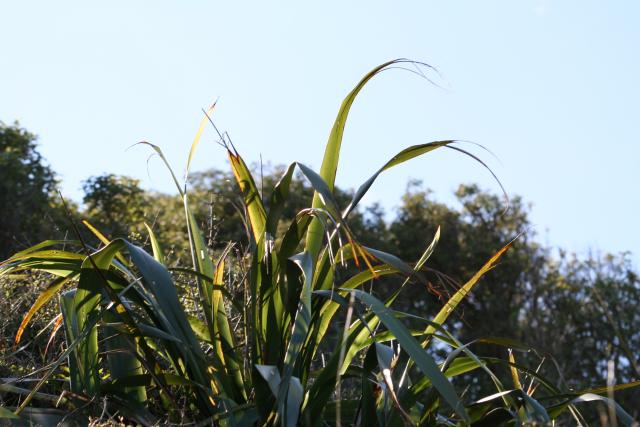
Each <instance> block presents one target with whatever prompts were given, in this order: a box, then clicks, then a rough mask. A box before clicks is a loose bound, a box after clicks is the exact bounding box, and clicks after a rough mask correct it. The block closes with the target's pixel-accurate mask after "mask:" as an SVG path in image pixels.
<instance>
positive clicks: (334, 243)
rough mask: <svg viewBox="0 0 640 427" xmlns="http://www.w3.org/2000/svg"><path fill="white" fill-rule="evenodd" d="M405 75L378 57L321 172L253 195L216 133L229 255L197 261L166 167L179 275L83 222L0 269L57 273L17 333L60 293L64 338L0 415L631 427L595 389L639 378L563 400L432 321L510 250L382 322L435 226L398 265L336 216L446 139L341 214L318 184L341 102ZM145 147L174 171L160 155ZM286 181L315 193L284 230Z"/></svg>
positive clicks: (330, 179) (12, 391) (398, 160)
mask: <svg viewBox="0 0 640 427" xmlns="http://www.w3.org/2000/svg"><path fill="white" fill-rule="evenodd" d="M408 63H410V61H406V60H395V61H391V62H388V63H385V64H382V65H380V66H379V67H376V68H375V69H374V70H372V71H371V72H370V73H368V74H367V75H365V76H364V77H363V79H362V80H361V81H360V82H359V83H358V85H357V86H356V87H355V88H354V89H353V90H352V91H351V92H350V93H349V95H348V96H347V98H346V99H345V100H344V102H343V103H342V105H341V107H340V110H339V113H338V116H337V118H336V121H335V124H334V126H333V128H332V131H331V134H330V137H329V141H328V143H327V147H326V150H325V155H324V158H323V162H322V166H321V169H320V172H319V173H316V172H315V171H313V170H312V169H310V168H308V167H307V166H305V165H303V164H300V163H293V164H291V165H290V166H289V167H288V168H287V169H286V170H285V171H284V173H283V175H282V177H281V179H280V180H279V181H278V182H277V183H276V184H275V185H274V186H273V188H271V189H270V191H269V194H270V195H269V197H267V198H264V199H263V197H262V195H261V192H260V191H259V190H258V187H257V186H256V181H255V179H254V177H253V176H252V173H251V172H250V170H249V168H248V167H247V165H246V163H245V162H244V160H243V158H242V157H241V156H240V154H239V153H238V151H237V150H236V149H235V147H233V145H232V144H231V143H230V141H229V140H228V138H227V137H226V135H222V134H220V138H221V143H222V145H223V146H224V149H225V150H226V152H227V155H228V157H229V161H230V165H231V169H232V171H233V174H234V177H235V179H236V181H237V184H238V186H239V189H240V191H241V193H242V194H241V196H242V200H243V206H242V209H243V211H244V214H245V215H244V218H245V223H246V229H247V234H248V237H249V243H248V245H247V246H246V247H244V248H240V247H239V246H238V245H234V244H233V243H230V244H229V245H228V246H227V247H226V248H225V249H224V250H223V251H221V252H216V253H213V252H212V251H210V248H209V245H208V242H207V240H206V238H205V236H204V235H203V233H202V232H201V229H200V227H199V225H198V224H197V222H196V220H195V216H194V215H193V213H192V211H191V208H190V204H189V198H188V192H187V190H186V185H184V186H183V185H182V184H181V183H180V182H179V180H178V179H177V178H176V176H175V175H174V174H173V172H171V174H172V176H173V178H174V181H175V183H176V187H177V189H178V192H179V195H180V198H181V201H182V203H183V205H184V211H185V217H186V223H187V231H188V242H189V244H188V246H189V248H190V255H191V265H189V266H180V267H172V266H170V265H169V264H168V263H167V262H166V257H165V254H164V251H163V245H162V242H161V241H160V240H159V239H158V237H157V236H156V235H155V233H154V231H153V229H152V227H147V234H148V238H149V242H150V246H151V253H148V252H147V251H145V250H144V249H143V248H142V247H140V246H138V245H135V244H133V243H131V242H129V241H127V240H125V239H122V238H115V239H110V238H108V237H106V236H104V235H103V234H102V233H101V232H100V231H99V230H97V229H96V228H95V227H93V226H91V224H89V223H88V222H87V223H86V224H85V225H86V226H87V227H88V228H89V229H90V230H91V231H92V232H93V233H94V234H95V235H96V236H97V237H98V239H99V240H100V241H101V245H100V247H91V246H89V245H88V244H87V243H86V242H85V240H84V239H83V238H82V233H81V232H79V231H77V233H76V235H77V236H78V240H77V241H64V242H62V241H45V242H43V243H41V244H39V245H36V246H33V247H31V248H29V249H26V250H24V251H22V252H19V253H16V254H14V255H13V256H11V257H10V258H9V259H8V260H6V261H4V262H3V263H2V264H0V268H1V270H0V271H1V272H0V274H2V275H4V276H7V275H15V274H20V273H23V272H25V271H27V270H35V271H39V272H43V273H47V274H49V275H51V276H53V277H54V279H53V281H51V282H50V283H49V284H48V285H47V287H46V288H45V289H44V290H43V291H42V293H40V295H39V297H38V299H37V301H36V304H35V305H34V306H33V307H32V308H31V309H30V310H29V311H28V314H27V316H26V317H25V318H24V321H23V322H22V325H20V328H19V329H23V328H24V327H25V326H26V324H27V323H28V322H29V321H30V317H31V315H32V314H33V313H35V312H37V311H38V310H39V309H40V307H41V306H43V305H45V304H46V303H48V302H49V301H54V300H55V298H58V299H59V307H60V315H59V316H58V317H57V319H59V320H58V321H56V322H55V324H54V325H53V328H54V334H55V333H56V331H58V330H60V332H59V333H64V341H65V346H64V347H63V350H62V351H61V352H58V353H57V354H56V356H55V358H53V359H52V360H50V361H49V363H48V364H46V365H45V366H43V367H42V368H40V369H38V370H37V371H35V372H34V373H33V375H29V376H25V377H21V378H13V379H9V380H8V381H4V380H3V384H2V385H0V387H4V389H3V391H5V392H6V393H7V396H8V397H7V398H5V397H3V399H4V400H3V404H4V406H3V407H1V408H0V417H3V418H4V419H6V420H13V421H11V422H15V423H19V422H27V421H28V420H29V419H32V420H36V421H37V420H47V422H49V421H51V422H59V421H60V420H62V419H63V418H64V417H65V416H66V417H70V418H67V420H76V421H77V422H78V423H82V422H84V421H83V420H86V418H85V417H88V416H93V417H96V416H97V417H98V418H100V417H101V416H106V417H107V418H108V417H123V418H122V419H123V420H125V421H126V420H128V421H130V422H134V423H138V424H142V425H152V424H157V423H161V422H171V423H191V424H196V425H240V426H245V425H247V426H250V425H266V426H269V425H286V426H295V425H313V426H320V425H361V426H369V425H384V426H387V425H394V426H395V425H433V426H435V425H500V424H516V425H520V424H523V423H524V424H537V425H545V424H550V423H552V422H553V420H556V419H560V417H562V416H565V415H566V414H568V415H569V416H571V417H573V419H574V420H575V421H576V422H578V423H584V419H583V416H582V415H581V412H580V404H581V403H583V402H592V401H600V402H605V403H606V404H607V405H609V407H610V408H612V413H613V414H614V416H615V417H616V418H617V419H618V421H619V422H620V423H622V424H623V425H629V426H630V425H632V423H633V420H632V419H631V417H630V416H629V415H628V414H627V413H626V412H625V411H624V409H622V408H621V407H620V406H618V405H617V404H616V403H615V402H614V401H613V400H612V399H610V398H608V397H607V392H610V391H611V390H614V389H624V388H628V387H634V386H637V385H638V383H631V384H624V385H617V386H610V387H608V388H607V387H604V388H600V389H593V390H583V391H572V390H565V389H560V388H558V387H557V386H555V385H554V384H555V383H556V382H555V381H554V380H553V379H549V378H546V377H543V376H542V375H540V374H539V373H538V372H537V371H536V370H535V369H530V368H528V367H526V366H524V365H522V364H521V363H520V362H519V356H518V354H517V353H514V352H512V351H511V350H512V349H513V350H516V351H527V350H529V348H528V347H527V346H526V345H524V344H521V343H518V342H515V341H513V340H508V339H505V338H496V337H484V338H481V339H477V340H475V341H473V342H469V343H462V342H460V341H459V340H457V339H456V337H455V336H453V335H452V334H451V333H449V332H448V330H447V329H446V327H445V325H446V321H447V319H448V318H449V317H450V316H451V314H452V313H453V312H454V310H455V309H456V307H457V306H458V305H459V304H460V302H461V301H462V300H463V299H464V298H465V297H466V295H467V294H468V293H469V292H471V291H472V289H473V288H474V286H476V285H477V283H478V282H479V280H480V278H481V277H482V276H483V275H484V274H485V273H486V272H488V271H489V270H491V269H492V268H494V267H495V265H496V262H497V261H498V260H499V258H500V257H501V256H502V254H503V253H504V252H505V251H507V250H508V248H509V245H510V244H506V245H505V246H504V248H503V249H501V250H500V251H498V252H497V253H496V254H495V255H493V256H492V257H491V258H490V259H488V260H487V261H486V263H485V264H484V265H483V266H482V267H481V268H480V270H479V271H478V272H477V273H476V274H475V275H473V276H472V277H470V278H469V279H468V281H467V282H466V283H465V284H463V286H461V287H460V289H459V290H458V291H457V292H455V293H454V294H453V295H452V296H451V297H450V298H449V299H448V301H447V302H446V303H445V304H444V306H443V307H442V309H441V310H440V311H439V312H438V313H437V315H436V316H434V317H433V318H421V317H419V316H416V315H415V314H413V313H403V312H398V311H396V310H394V308H393V307H394V301H395V300H396V299H397V298H398V296H399V295H400V294H401V292H402V291H403V288H404V287H405V286H407V285H408V284H409V283H411V282H421V281H422V280H423V277H422V274H421V271H422V269H423V268H424V267H425V265H427V264H428V262H429V257H430V256H431V254H432V253H433V252H434V250H437V243H438V240H439V231H438V232H436V233H435V235H434V236H433V239H432V240H431V241H430V242H425V244H424V250H423V251H422V255H421V256H420V258H419V259H418V260H416V261H415V262H412V263H407V262H405V261H403V260H401V259H399V258H398V257H396V256H394V255H392V254H389V253H386V252H383V251H380V250H377V249H375V248H370V247H367V246H365V245H363V244H362V243H361V241H360V238H359V236H357V235H356V234H355V233H353V231H352V229H351V228H350V226H349V214H350V213H351V212H353V211H354V209H355V208H356V206H357V205H358V203H359V202H360V200H361V199H362V198H363V196H364V195H365V194H366V192H367V191H368V190H369V188H370V187H371V185H372V184H373V183H374V181H375V180H376V179H377V178H378V176H379V175H380V174H381V173H383V172H384V171H386V170H388V169H390V168H392V167H395V166H398V165H400V164H402V163H404V162H406V161H408V160H411V159H413V158H415V157H418V156H421V155H423V154H427V153H429V152H431V151H434V150H437V149H440V148H445V147H449V148H454V149H456V150H458V151H462V152H463V153H465V152H464V151H463V150H461V149H460V148H459V147H457V146H456V145H455V141H451V140H450V141H435V142H430V143H426V144H420V145H416V146H412V147H409V148H407V149H405V150H402V151H401V152H399V153H398V154H396V155H395V156H394V157H393V158H391V159H390V160H389V161H388V162H387V163H385V164H384V165H383V166H382V167H381V168H380V169H378V170H377V171H376V172H375V173H374V174H373V175H372V176H371V178H370V179H368V180H367V181H366V182H365V183H363V184H362V186H361V187H360V188H359V189H358V190H357V191H356V192H355V193H354V195H353V197H352V200H351V202H350V203H349V204H348V205H347V206H346V207H344V206H339V205H338V203H337V201H336V199H335V197H334V194H333V189H334V181H335V176H336V170H337V167H338V161H339V154H340V147H341V143H342V136H343V132H344V127H345V123H346V120H347V117H348V114H349V110H350V108H351V105H352V104H353V102H354V100H355V98H356V97H357V95H358V93H359V92H360V91H361V89H362V88H363V87H364V86H365V85H366V84H367V82H369V81H370V80H371V79H372V78H373V77H375V76H376V75H377V74H379V73H380V72H382V71H384V70H387V69H389V68H393V67H402V66H404V65H406V64H408ZM210 113H211V111H209V112H208V113H207V115H206V117H205V119H204V120H203V123H202V125H201V127H200V129H199V131H198V134H197V137H196V140H195V141H194V143H193V145H192V148H191V152H190V155H189V162H190V160H191V158H192V156H193V154H194V152H195V150H196V147H197V145H198V143H199V139H200V135H201V133H202V129H203V126H205V124H206V122H207V121H208V120H209V115H210ZM145 144H147V145H148V146H150V147H151V148H152V149H153V150H155V151H156V152H157V153H158V154H159V155H160V157H161V158H162V159H163V160H164V161H165V163H166V164H167V166H168V167H169V170H170V171H171V168H170V166H169V163H168V162H167V160H166V159H165V158H164V156H163V155H162V151H161V150H160V148H158V147H156V146H154V145H151V144H148V143H145ZM188 169H189V164H187V171H188ZM296 171H298V172H299V173H301V174H302V175H303V176H304V177H305V179H306V180H307V181H308V182H309V184H310V185H311V186H312V187H313V189H314V191H315V195H314V198H313V202H312V204H311V206H309V207H307V208H305V209H303V210H301V211H300V212H298V213H297V214H296V215H295V217H294V218H283V212H284V211H285V206H286V204H287V201H288V200H289V198H290V197H291V182H292V177H293V175H294V173H295V172H296ZM285 223H286V224H287V225H286V226H285V227H283V224H285ZM61 245H64V247H61ZM391 275H395V276H400V277H401V278H402V279H403V280H402V281H401V285H399V286H397V288H396V289H393V290H392V292H391V293H390V294H389V295H382V294H380V293H377V292H368V291H367V290H365V289H364V287H363V286H364V285H366V284H370V283H372V284H373V285H372V286H373V287H374V288H375V284H376V283H377V282H378V281H379V280H381V278H383V277H386V276H391ZM406 320H409V321H410V324H411V325H412V327H411V328H409V327H408V326H407V323H406V322H405V321H406ZM415 325H419V327H418V328H416V327H415ZM16 341H19V337H18V339H17V340H16ZM476 344H483V345H487V344H490V345H494V346H501V347H505V348H508V349H510V351H509V357H508V358H506V359H500V358H495V357H492V358H487V357H482V356H481V355H478V354H475V353H474V352H473V351H472V349H473V348H474V346H475V345H476ZM505 373H506V375H505ZM480 375H482V376H486V377H488V378H490V380H491V382H492V384H493V387H494V390H491V391H489V392H487V393H486V394H485V395H482V396H467V395H466V394H465V391H464V390H465V383H464V382H465V381H471V382H473V378H474V376H480ZM30 379H34V380H35V381H32V382H28V380H30ZM460 379H464V381H460ZM25 384H29V385H30V386H29V387H26V386H25ZM52 396H53V397H54V398H55V405H53V404H52V401H51V397H52ZM36 402H38V403H36ZM42 402H48V403H49V404H48V405H47V404H45V405H41V403H42ZM52 406H58V409H51V407H52ZM64 412H71V415H63V413H64ZM38 417H39V418H38ZM114 419H116V418H114Z"/></svg>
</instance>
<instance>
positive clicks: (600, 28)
mask: <svg viewBox="0 0 640 427" xmlns="http://www.w3.org/2000/svg"><path fill="white" fill-rule="evenodd" d="M1 5H2V7H1V9H0V13H1V14H2V25H0V40H1V42H2V54H1V55H0V120H2V121H4V122H12V121H13V120H16V119H17V120H19V121H20V122H21V124H22V125H23V126H25V127H26V128H27V129H29V130H30V131H32V132H35V133H37V134H38V135H39V136H40V149H41V152H42V153H43V155H44V156H45V157H46V158H47V159H48V161H49V162H50V164H51V165H52V166H53V168H54V169H55V170H56V171H57V172H58V173H59V174H60V175H61V177H62V178H63V180H64V186H63V191H64V193H65V194H66V195H67V196H68V197H71V198H74V199H76V200H79V199H80V198H81V195H82V192H81V188H80V187H81V182H82V180H83V179H86V178H87V177H89V176H91V175H97V174H101V173H104V172H111V173H118V174H127V175H131V176H134V177H137V178H140V179H141V180H142V182H143V185H144V186H145V187H146V188H155V189H159V190H163V191H171V189H172V187H171V183H170V181H169V180H168V177H167V174H166V173H165V171H164V170H163V168H162V166H161V165H160V162H159V161H158V160H157V159H152V160H151V161H150V162H149V169H148V171H149V172H147V157H148V155H149V151H148V150H147V149H145V148H143V147H136V148H132V149H129V150H127V147H129V146H130V145H132V144H133V143H135V142H138V141H140V140H148V141H151V142H153V143H155V144H158V145H160V146H161V147H162V148H163V149H164V151H165V152H166V154H167V155H168V156H169V157H170V159H171V161H172V163H173V164H174V166H175V168H176V170H177V171H181V170H183V168H184V164H185V160H186V156H187V153H188V150H189V146H190V143H191V141H192V138H193V136H194V134H195V131H196V129H197V126H198V123H199V121H200V118H201V116H202V113H201V108H203V107H207V106H208V105H209V104H210V103H211V102H212V101H214V100H215V99H217V98H219V100H220V101H219V104H218V108H217V111H216V113H215V120H216V122H217V124H218V125H219V126H220V127H221V128H223V129H225V130H227V131H229V133H230V134H231V136H232V138H233V140H234V143H235V145H236V146H237V148H238V150H239V151H240V152H241V154H243V156H244V157H245V158H246V159H247V161H248V162H253V161H259V159H260V155H262V158H263V159H264V161H270V162H272V163H275V164H285V163H290V162H292V161H294V160H298V161H301V162H303V163H305V164H307V165H309V166H312V167H314V168H319V166H320V161H321V157H322V153H323V150H324V143H325V141H326V137H327V136H328V133H329V130H330V128H331V125H332V123H333V119H334V117H335V114H336V111H337V109H338V106H339V105H340V102H341V101H342V99H343V98H344V96H345V95H346V93H347V92H348V91H349V90H350V89H351V88H352V87H353V85H354V84H355V83H356V82H357V81H358V79H359V78H360V77H361V76H362V75H363V74H364V73H365V72H367V71H368V70H370V69H371V68H373V67H374V66H375V65H377V64H379V63H381V62H384V61H386V60H388V59H392V58H397V57H406V58H411V59H415V60H420V61H424V62H427V63H429V64H431V65H433V66H435V67H437V69H438V70H439V71H440V73H441V74H442V77H441V78H438V76H437V75H435V74H433V75H432V76H433V77H434V79H436V80H437V81H438V82H439V83H440V84H441V85H442V86H443V89H441V88H436V87H434V86H432V85H430V84H428V83H427V82H425V81H424V80H423V79H420V78H417V77H415V76H414V75H412V74H410V73H406V72H402V71H391V72H388V73H384V74H383V75H381V76H380V77H379V78H378V79H376V80H375V81H373V82H372V84H370V85H369V86H368V87H367V88H366V89H365V91H364V93H363V94H362V96H361V97H360V98H359V99H358V100H357V101H356V103H355V105H354V108H353V113H352V115H351V117H350V121H349V123H348V124H347V131H346V134H345V140H344V150H343V154H342V157H341V160H342V162H341V163H342V166H343V167H344V166H346V167H345V168H344V169H342V170H341V172H339V174H338V185H340V186H342V187H344V188H351V187H357V186H358V185H359V183H361V182H362V181H363V180H364V179H366V178H367V177H368V176H369V175H370V174H371V173H372V172H373V171H374V170H375V169H376V168H377V167H379V166H380V165H381V164H382V163H384V162H385V161H386V160H387V159H388V158H389V157H390V156H391V155H393V154H394V153H395V152H397V151H399V150H400V149H401V148H404V147H405V146H408V145H412V144H417V143H422V142H427V141H430V140H437V139H450V138H455V139H464V140H472V141H475V142H478V143H480V144H483V145H485V146H486V147H488V148H489V149H490V150H491V151H492V152H494V153H495V154H496V156H497V157H498V159H499V160H496V159H494V158H492V157H491V156H490V155H488V154H486V153H482V152H478V151H477V150H476V151H475V152H476V153H477V154H480V155H481V157H482V158H483V159H485V160H486V161H487V162H488V163H489V164H490V165H491V166H492V168H493V169H494V171H495V172H496V174H497V175H498V176H499V177H500V179H501V180H502V182H503V183H504V185H505V187H506V189H507V190H508V192H509V193H510V194H518V195H521V196H523V197H524V199H525V200H526V201H528V202H531V203H532V204H533V211H532V219H533V222H534V224H535V231H536V232H537V233H538V234H539V238H540V240H541V241H543V242H545V243H548V244H551V245H554V246H562V247H564V248H567V249H569V250H571V251H576V252H578V253H579V254H585V253H586V252H587V251H589V250H600V251H611V252H618V251H623V250H631V251H633V252H634V254H635V255H634V260H635V261H636V264H640V263H639V262H638V261H640V256H639V255H640V226H639V225H638V218H640V215H639V214H638V211H639V210H640V191H639V190H638V185H639V184H640V144H639V142H640V141H639V136H638V134H639V132H638V129H637V127H638V124H639V122H640V105H639V100H640V84H639V83H638V78H639V76H640V25H639V22H640V2H637V1H613V0H612V1H606V2H602V1H591V0H580V1H553V0H520V1H513V0H508V1H506V0H505V1H466V2H462V1H448V2H435V1H420V2H418V1H415V2H389V1H373V0H369V1H342V2H338V1H327V2H284V1H273V2H257V1H255V2H248V1H237V2H230V1H227V2H216V1H180V2H179V1H173V2H169V1H157V0H156V1H109V2H99V3H98V2H87V1H77V2H70V1H56V2H51V1H12V2H10V1H5V0H3V1H2V2H1ZM212 140H213V133H211V132H210V133H207V134H206V135H205V140H204V141H203V142H204V144H203V145H202V149H201V150H200V151H199V156H198V158H197V160H196V162H195V164H194V166H195V168H196V169H205V168H208V167H212V166H215V167H220V168H224V167H226V161H225V156H224V153H223V151H222V150H221V149H220V148H219V147H217V146H215V145H214V144H213V143H211V141H212ZM447 151H449V150H446V151H443V152H441V153H438V152H436V153H434V154H433V155H428V156H426V157H424V158H421V159H418V160H414V161H412V162H411V163H409V164H408V165H407V166H406V167H401V168H398V169H397V170H396V171H392V172H390V173H389V174H387V175H385V176H383V177H382V178H381V179H380V181H379V182H378V183H377V184H376V185H375V186H374V187H373V192H372V195H371V197H369V198H368V199H367V201H368V202H373V201H376V200H378V201H381V202H382V203H383V205H384V206H386V207H387V208H388V209H389V210H391V211H392V209H393V207H394V206H396V205H397V204H398V201H399V195H400V194H401V193H402V192H403V191H404V188H405V185H406V182H407V180H408V179H409V178H416V179H422V180H423V181H424V182H425V184H426V185H428V186H429V187H431V188H433V189H434V190H435V192H436V197H437V198H438V199H439V200H443V201H447V202H452V200H453V198H452V196H451V193H452V191H453V190H454V189H455V188H456V187H457V185H458V184H460V183H464V182H479V183H480V184H481V185H482V186H483V187H485V188H487V189H490V190H492V191H499V188H498V186H497V185H496V184H495V183H494V182H492V181H491V179H490V176H489V175H488V173H487V172H486V171H484V170H483V169H482V168H481V167H480V166H478V165H477V164H475V163H474V162H473V161H471V160H469V159H468V158H465V157H462V156H460V155H456V154H454V153H453V152H447ZM3 208H5V209H6V208H7V207H3ZM443 231H444V232H446V230H443Z"/></svg>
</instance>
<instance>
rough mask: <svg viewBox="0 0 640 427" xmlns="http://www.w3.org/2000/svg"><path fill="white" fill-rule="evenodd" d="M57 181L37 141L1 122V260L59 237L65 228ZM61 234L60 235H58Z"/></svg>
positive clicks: (28, 134) (16, 127)
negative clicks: (47, 239) (61, 229)
mask: <svg viewBox="0 0 640 427" xmlns="http://www.w3.org/2000/svg"><path fill="white" fill-rule="evenodd" d="M56 185H57V178H56V175H55V173H54V172H53V170H52V169H51V168H50V167H49V166H48V165H47V164H46V163H45V161H44V159H43V158H42V156H41V155H40V153H39V152H38V150H37V138H36V136H35V135H33V134H32V133H29V132H27V131H26V130H25V129H23V128H21V127H20V125H19V124H18V123H14V124H13V125H6V124H5V123H3V122H0V206H2V215H0V259H4V258H6V257H7V256H9V254H11V253H13V252H14V251H15V250H17V249H18V248H23V247H26V246H29V245H31V244H34V243H37V242H39V241H40V240H43V239H45V238H54V237H56V236H55V234H56V232H55V231H56V230H58V229H59V228H60V227H63V228H64V225H65V223H64V216H63V211H62V209H60V206H59V203H58V202H57V200H56V198H57V195H56V194H55V190H56ZM57 234H61V233H57Z"/></svg>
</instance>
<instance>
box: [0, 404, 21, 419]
mask: <svg viewBox="0 0 640 427" xmlns="http://www.w3.org/2000/svg"><path fill="white" fill-rule="evenodd" d="M0 418H5V419H6V418H9V419H12V420H19V419H20V417H19V416H17V415H16V414H14V413H13V411H11V410H9V409H7V408H5V407H3V406H0Z"/></svg>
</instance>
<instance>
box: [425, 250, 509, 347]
mask: <svg viewBox="0 0 640 427" xmlns="http://www.w3.org/2000/svg"><path fill="white" fill-rule="evenodd" d="M513 242H514V240H512V241H511V242H509V243H508V244H506V245H505V246H504V247H503V248H502V249H500V250H499V251H498V252H496V253H495V254H494V255H493V256H492V257H491V258H490V259H489V261H487V262H486V263H485V264H484V265H483V266H482V268H481V269H480V270H478V272H477V273H476V274H474V275H473V277H472V278H471V279H469V281H468V282H467V283H465V284H464V286H462V287H461V288H460V289H458V291H457V292H456V293H455V294H453V295H452V296H451V298H449V300H448V301H447V302H446V303H445V305H444V306H443V307H442V309H440V311H439V312H438V314H437V315H436V316H435V317H434V318H433V322H434V323H436V324H438V325H442V324H444V322H445V321H446V320H447V319H448V318H449V316H450V315H451V313H453V311H454V310H455V309H456V307H458V304H460V302H462V300H463V299H464V298H465V297H466V296H467V295H468V294H469V292H471V290H472V289H473V287H474V286H475V285H476V284H477V283H478V281H479V280H480V278H482V276H484V274H485V273H486V272H487V271H489V270H491V268H493V266H494V264H495V263H496V262H497V261H498V259H499V258H500V257H501V256H502V254H504V253H505V252H506V251H507V249H509V247H510V246H511V245H512V244H513ZM434 332H435V328H434V327H433V326H431V325H429V326H427V328H426V329H425V333H426V334H427V335H431V334H433V333H434ZM430 342H431V339H430V338H429V337H427V339H425V341H424V342H423V343H422V346H423V347H424V348H427V347H428V346H429V343H430Z"/></svg>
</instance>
